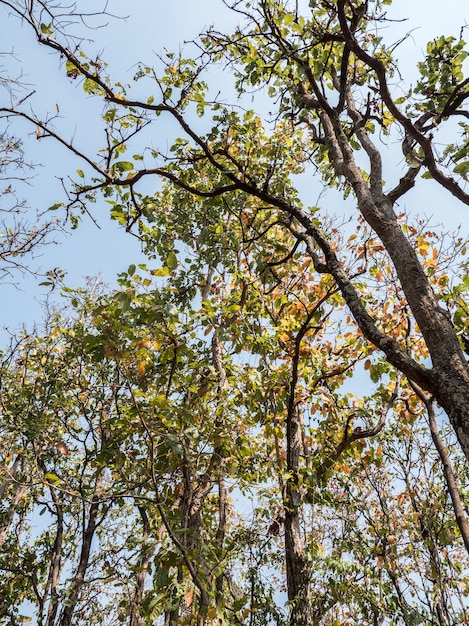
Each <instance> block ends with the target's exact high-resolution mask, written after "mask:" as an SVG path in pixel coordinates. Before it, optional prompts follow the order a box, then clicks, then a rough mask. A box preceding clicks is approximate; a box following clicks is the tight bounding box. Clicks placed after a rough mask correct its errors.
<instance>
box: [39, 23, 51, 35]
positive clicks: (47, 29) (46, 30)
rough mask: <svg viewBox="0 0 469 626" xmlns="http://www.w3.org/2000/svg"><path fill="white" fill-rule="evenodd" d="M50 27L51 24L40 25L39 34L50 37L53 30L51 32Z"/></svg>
mask: <svg viewBox="0 0 469 626" xmlns="http://www.w3.org/2000/svg"><path fill="white" fill-rule="evenodd" d="M51 26H52V22H51V23H50V24H49V25H47V24H43V23H42V24H41V33H42V34H43V35H52V33H53V30H52V28H51Z"/></svg>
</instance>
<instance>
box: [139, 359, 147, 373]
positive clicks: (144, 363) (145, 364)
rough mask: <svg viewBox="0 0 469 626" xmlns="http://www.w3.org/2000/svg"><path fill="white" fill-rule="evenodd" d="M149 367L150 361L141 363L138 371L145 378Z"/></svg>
mask: <svg viewBox="0 0 469 626" xmlns="http://www.w3.org/2000/svg"><path fill="white" fill-rule="evenodd" d="M147 365H148V361H140V363H139V364H138V366H137V369H138V373H139V375H140V376H143V375H144V374H145V370H146V367H147Z"/></svg>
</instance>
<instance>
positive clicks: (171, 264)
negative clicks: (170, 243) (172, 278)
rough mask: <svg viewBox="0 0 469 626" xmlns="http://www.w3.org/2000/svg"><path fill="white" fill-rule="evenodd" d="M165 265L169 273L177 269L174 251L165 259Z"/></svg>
mask: <svg viewBox="0 0 469 626" xmlns="http://www.w3.org/2000/svg"><path fill="white" fill-rule="evenodd" d="M166 265H167V266H168V267H169V269H170V270H171V271H173V270H175V269H176V268H177V266H178V260H177V256H176V253H175V252H174V250H173V251H172V252H170V253H169V254H168V257H167V259H166Z"/></svg>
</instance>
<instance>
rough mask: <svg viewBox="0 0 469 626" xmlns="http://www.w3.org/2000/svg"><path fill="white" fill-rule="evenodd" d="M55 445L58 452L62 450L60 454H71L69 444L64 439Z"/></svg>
mask: <svg viewBox="0 0 469 626" xmlns="http://www.w3.org/2000/svg"><path fill="white" fill-rule="evenodd" d="M55 447H56V449H57V452H60V454H63V455H64V456H68V455H69V454H70V450H69V449H68V446H67V444H65V443H63V441H61V442H60V443H58V444H57V445H56V446H55Z"/></svg>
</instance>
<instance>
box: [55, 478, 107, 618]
mask: <svg viewBox="0 0 469 626" xmlns="http://www.w3.org/2000/svg"><path fill="white" fill-rule="evenodd" d="M102 482H103V474H100V475H99V476H98V478H97V479H96V484H95V488H94V495H93V498H92V502H91V505H90V508H89V511H88V523H87V525H86V528H84V531H83V539H82V544H81V553H80V561H79V563H78V567H77V570H76V572H75V576H74V577H73V581H72V584H71V586H70V593H69V594H68V597H67V599H66V604H65V606H64V609H63V612H62V617H61V620H60V622H59V626H71V623H72V619H73V614H74V612H75V608H76V604H77V601H78V598H79V597H80V592H81V590H82V588H83V584H84V582H85V573H86V570H87V568H88V564H89V559H90V553H91V544H92V542H93V538H94V533H95V531H96V526H97V519H98V513H99V507H100V503H99V496H100V493H101V486H102Z"/></svg>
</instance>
